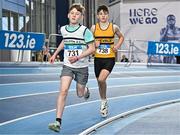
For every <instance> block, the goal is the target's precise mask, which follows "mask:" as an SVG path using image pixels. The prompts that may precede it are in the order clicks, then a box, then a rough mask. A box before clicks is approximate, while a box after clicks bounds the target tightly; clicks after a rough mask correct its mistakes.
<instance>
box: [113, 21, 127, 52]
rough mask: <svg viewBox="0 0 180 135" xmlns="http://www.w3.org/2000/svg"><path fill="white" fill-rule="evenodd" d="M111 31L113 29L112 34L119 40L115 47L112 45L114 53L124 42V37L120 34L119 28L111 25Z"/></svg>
mask: <svg viewBox="0 0 180 135" xmlns="http://www.w3.org/2000/svg"><path fill="white" fill-rule="evenodd" d="M113 29H114V32H115V34H116V35H117V36H118V38H119V40H118V42H117V43H116V45H114V48H113V50H114V51H115V52H116V51H117V50H118V49H119V48H120V47H121V45H122V43H123V41H124V36H123V34H122V33H121V31H120V29H119V27H118V26H117V25H115V24H114V25H113Z"/></svg>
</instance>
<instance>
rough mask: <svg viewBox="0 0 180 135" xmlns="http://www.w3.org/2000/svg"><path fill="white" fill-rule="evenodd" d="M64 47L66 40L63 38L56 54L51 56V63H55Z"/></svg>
mask: <svg viewBox="0 0 180 135" xmlns="http://www.w3.org/2000/svg"><path fill="white" fill-rule="evenodd" d="M62 49H64V41H63V40H62V41H61V43H60V44H59V46H58V48H57V49H56V51H55V52H54V54H53V55H52V57H51V58H50V60H49V61H50V63H54V61H55V59H56V56H57V55H58V53H59V52H60V51H61V50H62Z"/></svg>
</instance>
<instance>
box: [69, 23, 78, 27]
mask: <svg viewBox="0 0 180 135" xmlns="http://www.w3.org/2000/svg"><path fill="white" fill-rule="evenodd" d="M69 26H70V27H78V26H79V23H75V24H73V23H70V24H69Z"/></svg>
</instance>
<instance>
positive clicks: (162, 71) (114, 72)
mask: <svg viewBox="0 0 180 135" xmlns="http://www.w3.org/2000/svg"><path fill="white" fill-rule="evenodd" d="M157 72H158V73H167V72H171V73H180V70H178V71H175V70H170V71H169V70H155V71H154V70H152V71H149V70H145V71H133V70H132V71H122V70H120V71H113V72H112V73H111V74H112V75H113V74H119V75H121V74H124V73H129V74H131V73H149V74H151V73H157ZM60 73H61V71H59V72H54V73H30V74H23V73H22V74H0V76H2V77H6V76H7V77H9V76H31V75H33V76H34V75H37V76H38V75H39V76H42V75H60ZM89 74H94V72H89Z"/></svg>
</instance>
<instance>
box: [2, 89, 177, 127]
mask: <svg viewBox="0 0 180 135" xmlns="http://www.w3.org/2000/svg"><path fill="white" fill-rule="evenodd" d="M179 91H180V89H175V90H166V91H158V92H149V93H141V94H132V95H126V96H118V97H112V98H108V100H116V99H120V98H126V97H135V96H143V95H150V94H159V93H168V92H170V93H171V92H179ZM99 101H100V100H94V101H88V102H83V103H78V104H74V105H68V106H65V108H70V107H75V106H80V105H85V104H90V103H95V102H99ZM55 110H56V109H52V110H47V111H43V112H40V113H35V114H32V115H27V116H24V117H20V118H17V119H13V120H10V121H6V122H3V123H0V126H3V125H7V124H10V123H13V122H17V121H20V120H24V119H27V118H31V117H34V116H38V115H41V114H45V113H49V112H53V111H55Z"/></svg>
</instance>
